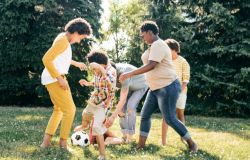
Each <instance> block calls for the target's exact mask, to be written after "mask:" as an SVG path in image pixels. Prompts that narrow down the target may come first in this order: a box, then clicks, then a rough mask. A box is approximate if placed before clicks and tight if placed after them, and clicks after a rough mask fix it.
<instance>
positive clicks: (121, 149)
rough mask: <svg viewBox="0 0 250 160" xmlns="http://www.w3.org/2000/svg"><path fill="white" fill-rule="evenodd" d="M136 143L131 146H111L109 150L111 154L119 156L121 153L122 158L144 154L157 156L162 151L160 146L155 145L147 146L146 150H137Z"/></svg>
mask: <svg viewBox="0 0 250 160" xmlns="http://www.w3.org/2000/svg"><path fill="white" fill-rule="evenodd" d="M136 145H137V143H136V142H133V143H131V144H129V145H110V146H107V148H110V152H111V154H114V155H115V154H117V153H119V156H120V157H122V156H124V155H141V154H142V152H144V153H148V154H155V153H156V152H158V151H159V150H160V148H161V147H160V146H158V145H155V144H147V145H146V146H145V148H144V149H142V150H137V149H136Z"/></svg>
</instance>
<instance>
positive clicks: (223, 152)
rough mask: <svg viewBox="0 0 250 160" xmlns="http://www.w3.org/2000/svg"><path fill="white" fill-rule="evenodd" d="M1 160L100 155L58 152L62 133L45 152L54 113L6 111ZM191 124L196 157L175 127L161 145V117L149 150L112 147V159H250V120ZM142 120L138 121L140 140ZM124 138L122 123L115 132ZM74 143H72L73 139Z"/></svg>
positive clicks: (193, 120) (190, 119) (0, 120)
mask: <svg viewBox="0 0 250 160" xmlns="http://www.w3.org/2000/svg"><path fill="white" fill-rule="evenodd" d="M0 110H1V112H0V159H1V160H2V159H4V160H15V159H16V160H21V159H25V160H33V159H36V160H37V159H38V160H57V159H59V160H68V159H69V160H81V159H89V160H93V159H97V157H98V150H97V148H96V147H94V146H92V145H91V146H88V147H86V148H80V147H77V146H70V147H71V148H72V149H73V150H72V152H65V151H63V150H61V149H60V148H59V147H58V140H59V131H57V133H56V136H54V137H53V139H52V146H51V147H50V148H49V149H41V148H40V147H39V145H40V143H41V141H42V138H43V134H44V130H45V128H46V125H47V122H48V120H49V117H50V115H51V113H52V108H48V109H47V108H19V107H4V108H3V107H0ZM81 112H82V109H79V108H78V109H77V114H76V117H75V120H74V124H73V127H74V126H76V125H77V124H79V123H80V122H81ZM186 123H187V126H188V129H189V131H190V133H191V135H192V137H193V139H194V140H195V141H196V142H197V143H198V145H199V151H198V152H197V153H196V154H190V153H189V152H188V151H187V148H186V146H185V145H184V144H183V143H182V142H181V140H180V137H179V135H178V134H176V133H175V132H174V131H173V129H172V128H169V131H168V136H167V145H166V146H162V145H161V115H160V114H155V115H153V118H152V126H151V131H150V134H149V137H148V141H147V145H146V147H145V149H144V150H142V151H137V150H136V149H135V147H136V142H133V143H131V144H127V145H116V146H112V145H109V146H107V147H106V154H107V157H108V159H121V160H130V159H131V160H141V159H142V160H158V159H162V160H163V159H170V160H172V159H173V160H187V159H191V160H203V159H205V160H213V159H214V160H218V159H225V160H228V159H232V160H234V159H239V160H248V159H250V153H249V148H250V125H249V124H250V119H236V118H234V119H232V118H214V117H200V116H187V118H186ZM139 125H140V117H139V115H138V116H137V122H136V136H135V138H136V141H138V134H139ZM111 130H112V131H114V133H115V134H116V135H118V136H121V132H120V127H119V121H118V120H116V121H115V123H114V125H113V126H112V128H111ZM68 143H69V144H70V140H68Z"/></svg>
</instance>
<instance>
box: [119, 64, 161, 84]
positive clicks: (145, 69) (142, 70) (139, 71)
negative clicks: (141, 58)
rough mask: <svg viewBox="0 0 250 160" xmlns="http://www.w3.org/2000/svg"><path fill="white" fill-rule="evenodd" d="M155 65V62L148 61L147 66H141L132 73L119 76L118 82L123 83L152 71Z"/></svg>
mask: <svg viewBox="0 0 250 160" xmlns="http://www.w3.org/2000/svg"><path fill="white" fill-rule="evenodd" d="M157 64H158V62H156V61H149V62H148V64H146V65H145V66H142V67H140V68H138V69H136V70H134V71H132V72H127V73H123V74H121V75H120V77H119V81H120V82H123V81H125V80H126V79H128V78H131V77H133V76H135V75H138V74H143V73H146V72H149V71H151V70H153V69H154V68H155V66H156V65H157Z"/></svg>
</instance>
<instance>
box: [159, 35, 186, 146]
mask: <svg viewBox="0 0 250 160" xmlns="http://www.w3.org/2000/svg"><path fill="white" fill-rule="evenodd" d="M165 42H166V43H167V45H168V46H169V48H170V49H171V53H172V59H173V64H174V68H175V71H176V73H177V76H178V80H179V82H180V84H181V88H182V90H181V93H180V95H179V98H178V100H177V103H176V113H177V117H178V119H179V120H180V121H181V122H182V123H183V124H185V117H184V111H185V106H186V100H187V84H188V83H189V79H190V66H189V64H188V62H187V60H186V59H185V58H183V57H182V56H180V44H179V43H178V42H177V41H176V40H174V39H167V40H166V41H165ZM167 129H168V125H167V124H166V122H165V121H164V119H163V120H162V144H163V145H166V137H167Z"/></svg>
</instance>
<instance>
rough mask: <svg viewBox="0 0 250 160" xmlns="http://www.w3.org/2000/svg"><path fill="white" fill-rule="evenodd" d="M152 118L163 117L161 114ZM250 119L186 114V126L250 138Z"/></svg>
mask: <svg viewBox="0 0 250 160" xmlns="http://www.w3.org/2000/svg"><path fill="white" fill-rule="evenodd" d="M152 118H156V119H161V118H162V116H161V115H160V114H157V115H153V116H152ZM248 124H250V119H239V118H216V117H201V116H186V126H187V127H191V128H198V129H205V130H207V131H214V132H226V133H231V134H234V135H236V136H238V137H240V138H243V139H247V140H249V139H250V134H249V133H250V125H248Z"/></svg>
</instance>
